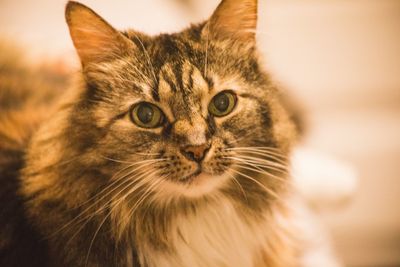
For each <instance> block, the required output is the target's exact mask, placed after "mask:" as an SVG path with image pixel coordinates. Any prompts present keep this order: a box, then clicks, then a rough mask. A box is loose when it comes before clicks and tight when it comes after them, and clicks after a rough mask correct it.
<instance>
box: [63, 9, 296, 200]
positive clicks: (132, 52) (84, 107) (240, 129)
mask: <svg viewBox="0 0 400 267" xmlns="http://www.w3.org/2000/svg"><path fill="white" fill-rule="evenodd" d="M224 2H225V3H226V2H229V1H224ZM224 2H223V3H224ZM233 2H237V1H233ZM243 2H246V1H243ZM247 2H252V3H253V4H254V3H255V2H256V1H247ZM236 4H237V3H236ZM255 4H256V3H255ZM225 5H227V6H226V7H224V6H223V5H221V6H222V7H221V6H220V8H219V9H218V10H217V11H216V13H215V14H214V15H213V17H212V18H211V19H210V21H209V22H207V23H205V24H201V25H198V26H193V27H192V28H190V29H187V30H185V31H183V32H181V33H179V34H174V35H160V36H157V37H148V36H145V35H143V34H139V33H136V32H133V31H128V32H124V33H122V34H121V33H119V32H116V31H114V30H113V29H112V28H111V27H110V26H109V25H107V24H104V25H103V23H104V21H101V20H100V19H98V17H97V15H95V14H93V13H92V12H91V11H90V10H87V9H82V7H75V10H77V11H74V12H71V14H70V17H67V19H68V20H69V24H70V29H71V35H72V37H73V39H74V43H75V46H76V47H77V50H78V52H79V54H80V56H81V59H82V63H83V73H84V79H85V86H86V89H85V92H84V93H83V94H82V96H81V99H80V102H79V104H78V105H77V106H76V108H75V112H76V114H75V116H76V118H74V120H76V122H77V123H75V126H76V127H77V128H76V132H77V135H82V134H81V133H80V132H81V131H83V132H85V131H86V134H85V140H88V139H90V142H89V143H90V144H87V145H85V146H83V148H80V149H83V150H82V153H87V154H88V155H89V154H90V155H92V156H96V157H97V158H101V159H103V160H104V161H109V164H105V166H106V167H104V168H105V169H104V170H102V171H101V172H102V173H106V174H107V176H108V177H109V179H110V180H111V181H114V180H115V181H119V182H121V181H124V180H128V181H134V182H135V183H136V184H135V183H132V184H131V185H132V186H133V187H134V186H138V187H140V186H144V187H145V188H148V191H149V192H150V191H153V192H156V194H158V195H162V196H167V197H168V196H169V197H174V196H189V197H196V196H202V195H205V194H210V193H212V192H215V191H217V190H218V189H220V188H224V187H227V186H230V185H232V184H233V185H234V183H235V182H236V183H239V182H238V178H239V176H242V177H244V179H245V178H246V176H249V171H251V172H253V173H256V172H257V170H258V171H259V172H265V171H266V168H267V166H273V164H278V162H279V160H282V159H283V158H282V157H280V156H284V155H278V154H277V153H278V152H277V150H276V149H279V148H281V146H285V145H286V144H282V143H280V142H283V143H284V142H286V140H285V139H287V137H285V136H284V135H282V134H281V132H282V131H277V130H276V128H277V127H281V128H282V125H286V124H288V123H287V121H286V119H287V118H285V116H281V115H282V114H280V113H281V110H280V108H279V105H278V104H277V103H276V102H277V98H276V96H274V94H275V93H276V92H275V89H274V88H272V87H271V88H269V87H270V84H269V83H270V82H269V80H268V78H267V76H266V75H265V74H264V73H263V72H262V70H260V67H259V63H258V60H257V56H256V53H255V49H254V34H253V33H252V32H249V31H247V30H248V29H242V28H243V27H250V28H252V27H255V19H254V18H253V17H251V16H250V18H249V14H247V13H249V12H250V11H248V10H245V11H243V12H246V14H245V15H246V16H247V20H248V21H247V26H242V25H241V26H238V25H234V24H232V23H233V22H230V23H231V25H228V26H232V27H233V28H232V29H229V30H227V29H225V28H224V27H225V26H226V25H223V23H221V21H220V20H222V19H223V21H226V20H228V18H229V17H227V16H226V14H225V13H227V10H224V9H229V8H232V6H231V5H228V4H225ZM238 8H243V7H238ZM255 10H256V9H255ZM252 12H253V13H254V10H253V11H252ZM75 13H77V14H78V15H79V16H76V15H74V14H75ZM238 14H239V15H240V13H238ZM252 15H253V16H255V15H254V14H252ZM75 16H76V19H75ZM246 16H245V17H246ZM221 17H223V18H221ZM239 17H240V16H239ZM83 18H86V19H83ZM75 20H76V21H79V20H83V21H86V22H89V23H86V27H88V26H87V24H89V26H90V27H92V28H93V29H89V30H88V29H83V31H82V25H80V24H79V22H76V21H75ZM213 20H217V21H214V22H213ZM77 23H78V24H79V25H78V26H79V27H77V26H75V24H77ZM244 24H246V23H244ZM249 25H250V26H249ZM235 26H236V27H240V28H235ZM253 30H254V29H253ZM229 31H232V32H231V35H232V36H229V37H226V36H224V35H229V34H230V33H229ZM241 31H243V32H241ZM88 32H89V33H90V32H91V34H92V35H89V36H85V35H87V33H88ZM99 32H100V34H99ZM99 40H100V41H99ZM91 42H94V44H91ZM98 46H103V47H101V49H98ZM279 116H281V117H282V118H279ZM282 121H283V122H282ZM85 122H90V123H86V125H85ZM280 124H282V125H281V126H279V125H280ZM82 125H83V126H82ZM79 126H82V127H81V128H79ZM279 135H280V136H279ZM78 139H80V140H76V141H77V142H78V143H85V141H84V140H83V139H82V138H81V137H78ZM95 161H96V162H98V159H97V160H95ZM279 164H280V163H279ZM99 166H101V165H98V166H97V168H101V167H99ZM277 166H278V167H279V166H280V165H277ZM275 167H276V166H275ZM278 167H276V168H277V169H278V170H279V168H280V167H279V168H278ZM250 178H252V177H250ZM242 185H243V184H242ZM239 186H240V183H239Z"/></svg>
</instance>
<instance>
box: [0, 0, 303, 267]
mask: <svg viewBox="0 0 400 267" xmlns="http://www.w3.org/2000/svg"><path fill="white" fill-rule="evenodd" d="M66 19H67V23H68V25H69V27H70V33H71V37H72V39H73V42H74V45H75V47H76V49H77V52H78V55H79V56H80V59H81V62H82V73H81V74H80V75H79V77H78V78H77V82H76V84H74V86H72V87H71V88H70V89H69V90H67V91H66V92H65V94H62V96H61V97H57V96H58V95H59V91H57V88H52V89H51V90H49V89H47V88H48V87H49V86H50V87H52V83H51V81H45V82H42V81H41V82H40V83H39V84H38V86H32V83H31V82H30V83H28V84H25V83H24V82H23V80H26V79H28V78H32V77H33V76H36V75H33V74H30V73H24V74H23V75H19V74H13V75H11V76H10V75H6V74H5V73H7V72H13V71H15V69H13V68H11V67H9V66H10V64H9V63H6V64H5V65H4V66H5V67H4V66H2V68H3V69H2V72H1V73H0V74H1V75H2V76H1V80H0V89H1V95H0V102H1V103H15V104H16V105H17V106H15V107H12V106H10V107H8V106H6V105H5V104H2V107H1V117H0V168H1V169H0V170H1V181H0V182H1V188H2V189H1V191H0V199H1V200H2V209H3V211H4V212H2V213H1V214H0V223H1V227H2V228H1V230H0V251H1V254H0V265H1V266H149V267H153V266H154V267H163V266H174V267H179V266H190V267H195V266H199V267H201V266H238V267H239V266H240V267H242V266H243V267H245V266H257V267H258V266H260V267H261V266H264V267H266V266H268V267H290V266H299V256H300V250H299V244H298V243H297V241H298V240H296V238H295V236H294V233H293V231H294V230H293V226H292V224H291V216H292V215H291V210H290V205H289V204H288V203H289V201H290V196H291V190H290V177H289V174H288V168H287V166H288V164H289V161H288V157H289V155H290V151H291V148H292V146H293V144H294V143H295V142H296V140H297V137H298V132H297V128H296V125H295V123H294V121H293V119H292V117H293V116H292V115H293V114H291V112H290V110H289V109H287V107H286V105H285V103H284V102H283V101H282V92H281V91H280V90H279V88H277V87H276V86H275V85H274V83H273V82H272V81H271V79H270V78H269V76H268V74H267V73H266V72H265V71H264V69H263V67H262V66H261V65H260V62H259V56H258V53H257V49H256V46H255V43H256V42H255V38H256V35H255V30H256V29H255V27H256V22H257V1H255V0H224V1H222V3H221V4H220V5H219V6H218V8H217V9H216V11H215V12H214V14H213V15H212V16H211V18H210V20H208V21H206V22H204V23H201V24H198V25H193V26H191V27H190V28H188V29H186V30H184V31H182V32H179V33H175V34H161V35H158V36H148V35H145V34H143V33H139V32H136V31H133V30H128V31H124V32H119V31H117V30H115V29H114V28H113V27H112V26H110V25H109V24H108V23H107V22H106V21H105V20H103V19H102V18H101V17H100V16H98V15H97V14H96V13H94V12H93V11H92V10H90V9H89V8H87V7H85V6H83V5H81V4H79V3H76V2H69V3H68V5H67V9H66ZM3 73H4V75H3ZM12 83H17V86H11V87H10V86H9V84H12ZM57 84H58V85H59V84H60V83H57ZM36 87H38V88H37V89H36ZM25 88H28V89H25ZM223 90H231V91H232V92H234V93H235V94H236V96H237V99H238V102H237V106H236V107H235V109H234V110H233V111H232V113H230V114H229V115H227V116H225V117H223V118H217V117H215V116H213V115H211V114H210V113H209V112H208V110H207V106H208V105H209V102H210V101H211V99H212V97H213V96H215V95H216V94H218V93H219V92H222V91H223ZM58 99H60V100H61V101H60V102H59V101H58ZM56 100H57V101H56ZM140 101H146V102H151V103H153V104H154V105H157V106H158V107H159V108H160V109H161V110H162V112H163V113H164V116H165V120H164V121H163V124H162V125H161V126H160V127H157V128H155V129H144V128H140V127H138V126H137V125H135V124H134V123H133V122H132V120H131V117H130V115H129V114H130V112H131V110H132V108H131V107H133V106H134V105H135V104H136V103H139V102H140ZM54 103H56V104H55V105H54ZM3 105H4V107H3ZM53 107H54V109H53ZM53 110H54V112H53ZM204 145H208V146H209V147H210V148H209V151H208V152H207V154H206V156H205V157H204V159H203V160H202V162H201V163H197V162H194V161H193V158H190V157H188V156H187V154H185V153H183V152H182V150H183V149H185V148H186V147H188V146H204ZM199 166H201V172H200V174H199V175H197V176H193V173H195V172H196V170H197V169H198V168H199ZM193 177H194V178H193ZM32 258H34V260H29V259H32Z"/></svg>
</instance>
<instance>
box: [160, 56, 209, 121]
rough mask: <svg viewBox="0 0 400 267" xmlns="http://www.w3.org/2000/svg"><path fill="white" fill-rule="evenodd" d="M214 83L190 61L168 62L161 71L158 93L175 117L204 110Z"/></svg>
mask: <svg viewBox="0 0 400 267" xmlns="http://www.w3.org/2000/svg"><path fill="white" fill-rule="evenodd" d="M211 89H212V84H210V82H207V80H206V78H205V77H204V74H203V73H202V72H201V71H200V70H199V69H198V68H197V67H196V66H195V65H194V64H192V63H191V62H190V61H188V60H183V61H182V62H180V63H179V64H176V63H172V62H168V63H166V64H164V65H163V66H162V67H161V69H160V72H159V77H158V86H157V94H158V97H159V101H160V102H161V103H163V104H164V105H168V106H169V107H170V109H171V112H172V113H173V116H174V117H180V116H184V115H190V114H193V113H198V112H201V111H202V106H203V105H202V104H203V102H204V100H205V98H207V96H208V93H209V91H210V90H211Z"/></svg>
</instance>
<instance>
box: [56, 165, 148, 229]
mask: <svg viewBox="0 0 400 267" xmlns="http://www.w3.org/2000/svg"><path fill="white" fill-rule="evenodd" d="M151 164H153V161H151V162H148V163H147V164H145V165H141V166H139V167H137V168H135V169H133V170H130V171H129V173H127V174H124V175H122V176H120V177H118V178H116V179H115V181H114V182H112V183H111V184H110V185H108V186H107V187H106V188H104V189H103V190H102V191H100V192H99V193H97V194H96V195H94V196H93V197H91V198H90V199H88V200H86V201H85V202H84V203H81V204H80V205H79V206H78V207H82V206H83V205H84V204H86V203H88V202H90V201H91V200H93V199H94V198H96V197H97V196H99V195H100V194H102V193H104V192H106V191H107V190H108V189H110V188H112V187H113V186H114V185H115V184H117V183H118V182H119V181H120V180H122V179H124V178H126V177H128V176H129V175H131V174H132V173H133V172H135V171H140V169H142V168H144V167H147V166H149V165H151ZM129 167H131V166H129ZM142 175H143V174H142V173H140V172H139V173H138V175H137V177H134V178H135V179H140V178H141V177H142ZM130 178H131V179H126V180H125V181H123V182H122V183H121V184H119V185H118V186H116V187H114V188H112V189H111V190H109V191H108V192H107V193H105V194H103V195H102V196H101V197H100V198H99V199H97V200H96V201H95V202H93V203H91V205H90V206H88V207H87V208H86V209H84V210H83V211H81V212H80V214H79V215H78V216H76V217H75V218H74V219H72V220H71V221H70V222H69V223H67V224H66V225H64V226H63V227H61V228H60V229H59V230H57V231H56V232H55V233H54V234H53V235H55V234H57V233H59V232H60V231H62V230H63V229H65V228H66V227H68V226H70V225H71V224H73V223H74V222H75V221H77V220H78V219H79V218H80V217H81V216H83V215H84V214H85V213H86V212H88V211H89V210H90V209H92V208H93V207H95V206H96V205H97V204H98V203H99V202H100V201H102V200H103V199H105V198H106V197H107V196H109V195H110V194H111V193H113V192H114V191H116V190H117V189H118V188H120V187H121V186H124V185H125V184H126V183H128V182H130V183H129V185H128V186H127V187H129V186H131V185H132V184H133V183H134V182H135V180H134V179H132V177H130ZM118 194H119V193H118ZM101 210H102V209H100V211H101ZM98 212H99V209H98V210H96V211H95V213H98ZM88 217H89V219H90V218H91V217H92V216H91V214H89V215H87V216H86V217H84V218H81V219H79V220H78V222H77V223H80V222H82V221H84V220H86V219H88Z"/></svg>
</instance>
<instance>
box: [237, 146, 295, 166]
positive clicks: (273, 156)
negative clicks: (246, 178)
mask: <svg viewBox="0 0 400 267" xmlns="http://www.w3.org/2000/svg"><path fill="white" fill-rule="evenodd" d="M234 152H235V153H236V154H237V155H243V156H246V157H253V156H251V155H249V154H253V155H258V156H260V157H255V158H260V159H265V160H266V159H272V160H274V161H276V163H280V164H282V165H284V166H286V165H287V164H288V160H287V159H283V157H280V156H279V155H278V154H275V153H269V152H259V151H252V150H249V151H247V150H243V151H240V150H236V151H234ZM238 152H239V153H238Z"/></svg>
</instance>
